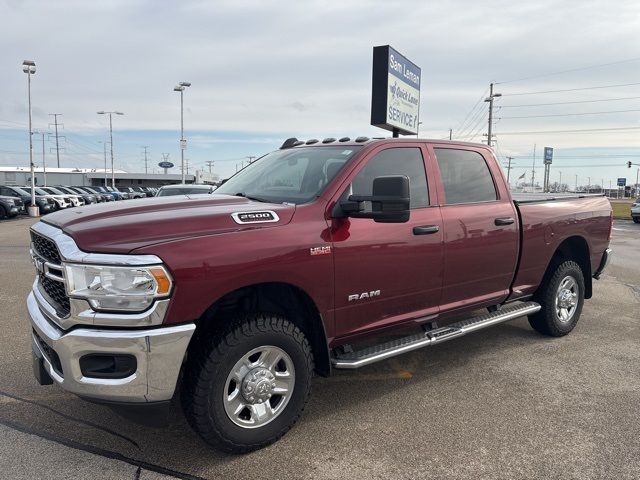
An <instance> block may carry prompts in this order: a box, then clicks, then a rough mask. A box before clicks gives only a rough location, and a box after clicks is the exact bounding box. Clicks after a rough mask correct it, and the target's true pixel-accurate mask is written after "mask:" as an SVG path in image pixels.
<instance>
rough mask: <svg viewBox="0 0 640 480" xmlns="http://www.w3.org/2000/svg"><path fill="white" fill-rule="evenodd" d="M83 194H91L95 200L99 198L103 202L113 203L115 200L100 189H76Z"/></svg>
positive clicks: (104, 190)
mask: <svg viewBox="0 0 640 480" xmlns="http://www.w3.org/2000/svg"><path fill="white" fill-rule="evenodd" d="M76 188H79V189H81V190H83V191H85V192H89V193H93V194H94V195H95V196H96V197H97V198H101V199H102V200H101V201H103V202H113V201H115V198H114V196H113V195H111V193H109V192H108V191H107V190H106V189H102V187H76Z"/></svg>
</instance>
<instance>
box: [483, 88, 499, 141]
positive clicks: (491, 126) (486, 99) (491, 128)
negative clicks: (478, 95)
mask: <svg viewBox="0 0 640 480" xmlns="http://www.w3.org/2000/svg"><path fill="white" fill-rule="evenodd" d="M501 96H502V94H501V93H493V83H491V84H490V85H489V96H488V97H487V98H485V99H484V101H485V102H488V103H489V128H488V130H487V145H489V146H491V139H492V137H491V132H492V130H493V99H494V98H497V97H501Z"/></svg>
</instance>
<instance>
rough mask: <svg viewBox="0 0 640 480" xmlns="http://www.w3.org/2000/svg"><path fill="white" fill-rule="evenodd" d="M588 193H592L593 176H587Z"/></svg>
mask: <svg viewBox="0 0 640 480" xmlns="http://www.w3.org/2000/svg"><path fill="white" fill-rule="evenodd" d="M587 193H591V177H587Z"/></svg>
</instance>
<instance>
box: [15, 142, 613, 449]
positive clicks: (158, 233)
mask: <svg viewBox="0 0 640 480" xmlns="http://www.w3.org/2000/svg"><path fill="white" fill-rule="evenodd" d="M309 143H311V142H307V144H305V143H304V142H298V141H297V140H296V139H290V140H288V141H287V142H285V143H284V144H283V146H282V148H281V149H280V150H278V151H275V152H272V153H270V154H267V155H266V156H264V157H262V158H261V160H260V161H256V162H254V163H252V164H250V165H249V166H247V167H245V168H244V169H243V170H242V171H240V172H238V173H237V174H236V175H234V176H233V177H231V178H230V179H229V180H228V181H227V182H226V183H225V184H224V185H222V186H221V187H219V188H218V189H217V190H216V192H215V193H213V194H212V195H194V196H176V197H173V198H166V199H162V200H160V199H152V200H150V201H147V202H139V203H138V204H133V205H124V206H117V205H115V206H114V208H112V209H110V210H108V211H107V210H105V211H100V212H94V211H89V210H82V209H81V210H77V211H69V212H67V211H62V212H57V213H55V214H53V215H51V216H49V217H48V218H47V220H46V222H45V221H41V222H38V223H36V224H35V225H34V226H33V227H32V230H31V235H32V249H33V252H34V256H35V259H34V263H35V265H36V266H38V265H46V268H48V269H49V271H51V269H53V271H54V272H55V271H57V270H56V269H59V270H61V271H64V275H63V276H59V277H58V278H53V279H51V278H50V277H46V278H47V280H46V281H42V278H43V277H42V276H41V275H38V277H39V278H40V280H38V281H37V282H36V283H35V284H34V286H33V290H32V291H31V293H30V294H29V297H28V300H27V306H28V311H29V314H30V318H31V327H32V330H30V333H29V334H30V335H32V338H33V340H34V343H33V345H34V373H35V375H36V378H37V379H38V381H39V382H40V383H41V384H49V383H54V382H55V383H56V384H58V385H59V386H61V387H62V388H63V389H65V390H68V391H70V392H73V393H76V394H78V395H80V396H82V397H85V398H90V399H93V400H98V401H100V400H101V401H108V402H117V403H123V402H130V403H137V404H145V403H149V404H153V403H156V402H161V401H168V400H170V399H171V398H173V396H174V394H175V392H176V390H177V389H179V390H180V395H181V398H182V404H183V407H184V410H185V414H186V418H187V420H188V421H189V423H190V425H191V426H192V427H193V428H194V429H195V430H196V431H197V432H198V433H199V434H200V436H201V437H202V438H203V439H204V440H205V441H206V442H208V443H210V444H211V445H213V446H216V447H219V448H221V449H223V450H226V451H231V452H248V451H251V450H255V449H257V448H260V447H263V446H265V445H268V444H270V443H272V442H274V441H276V440H277V439H279V438H280V437H281V436H282V435H284V434H285V433H286V432H287V431H288V430H289V429H290V428H291V427H292V425H293V424H294V423H295V422H296V420H297V419H298V418H299V417H300V415H301V414H302V411H303V409H304V406H305V403H306V402H307V399H308V397H309V392H310V387H311V379H312V376H313V374H314V371H315V372H316V373H317V374H319V375H325V376H326V375H330V374H331V373H332V371H333V370H334V369H353V368H358V367H362V366H364V365H370V364H372V363H374V362H378V361H381V360H384V359H387V358H390V357H393V356H395V355H400V354H402V353H404V352H408V351H411V350H415V349H418V348H422V347H426V346H433V345H437V344H440V343H442V342H445V341H449V340H453V339H456V338H460V337H462V336H464V335H466V334H468V333H471V332H474V331H477V330H481V329H484V328H488V327H490V326H492V325H496V324H498V323H502V322H506V321H509V320H513V319H516V318H521V317H528V319H529V323H530V325H531V326H532V328H533V329H534V330H536V331H538V332H539V333H541V334H543V335H547V336H552V337H560V336H563V335H567V334H568V333H569V332H571V331H572V330H573V328H574V327H575V326H576V324H577V322H578V319H579V318H580V314H581V312H582V308H583V305H584V301H585V299H588V298H590V297H591V296H592V294H593V288H592V281H593V279H594V278H596V279H597V278H599V277H600V275H601V274H602V272H603V270H604V269H605V267H606V266H607V263H608V261H609V259H610V256H611V250H610V248H609V241H610V238H611V232H612V224H613V217H612V212H611V205H610V203H609V201H608V200H607V199H606V198H605V197H604V196H601V195H579V196H578V195H576V196H566V197H559V196H558V195H557V194H550V195H538V196H529V197H521V198H512V197H511V194H510V191H509V187H508V185H507V182H506V181H505V178H504V176H503V173H502V170H501V167H500V164H499V162H498V161H497V159H496V157H495V156H494V154H493V152H492V150H491V149H490V147H487V146H486V145H479V144H470V143H462V142H451V141H444V140H434V141H429V140H423V139H418V138H410V139H389V138H388V139H379V140H369V139H367V138H358V139H357V140H356V141H349V140H348V139H346V140H345V139H342V140H341V141H340V142H337V141H335V140H333V139H326V140H325V141H324V142H317V141H316V142H314V144H309ZM296 145H299V146H296ZM169 188H174V187H169ZM169 188H167V190H168V189H169ZM52 252H53V253H52ZM37 268H38V269H40V267H37ZM38 271H40V270H38ZM114 279H116V280H117V281H116V280H114ZM41 289H44V291H45V292H49V294H48V296H47V297H45V296H44V295H43V294H42V293H41ZM478 309H483V312H482V313H480V314H478V313H477V310H478ZM485 309H486V310H485ZM87 312H91V315H89V314H88V313H87ZM407 329H411V330H412V331H411V333H408V332H407ZM393 332H395V333H397V334H400V335H405V336H403V337H401V338H394V339H393V340H391V341H389V340H388V335H389V333H393ZM497 338H499V336H498V337H496V339H497ZM530 341H534V339H533V337H531V340H530ZM490 343H491V344H496V345H497V344H498V343H499V342H497V341H491V342H490ZM543 350H544V349H540V352H539V353H540V354H543ZM531 362H532V363H535V362H536V360H535V359H531ZM435 364H437V362H434V365H435ZM434 368H435V367H434ZM179 380H180V383H179ZM442 381H445V382H446V378H443V379H442ZM320 386H321V385H320ZM349 388H352V389H353V388H356V387H355V386H353V385H351V384H345V385H342V390H343V392H344V394H345V395H349V392H348V390H349ZM385 388H389V386H388V385H387V386H386V387H385ZM425 394H428V392H425Z"/></svg>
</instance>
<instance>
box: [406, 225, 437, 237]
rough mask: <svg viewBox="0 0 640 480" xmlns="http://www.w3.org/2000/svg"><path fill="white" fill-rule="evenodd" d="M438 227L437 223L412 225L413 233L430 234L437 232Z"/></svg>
mask: <svg viewBox="0 0 640 480" xmlns="http://www.w3.org/2000/svg"><path fill="white" fill-rule="evenodd" d="M439 231H440V227H439V226H438V225H422V226H420V227H413V234H414V235H431V234H432V233H438V232H439Z"/></svg>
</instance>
